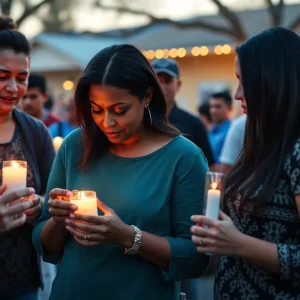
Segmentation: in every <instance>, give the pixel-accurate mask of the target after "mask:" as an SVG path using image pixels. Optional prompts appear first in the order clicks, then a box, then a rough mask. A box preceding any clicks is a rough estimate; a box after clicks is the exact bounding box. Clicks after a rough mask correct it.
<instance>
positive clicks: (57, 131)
mask: <svg viewBox="0 0 300 300" xmlns="http://www.w3.org/2000/svg"><path fill="white" fill-rule="evenodd" d="M76 128H77V120H76V111H75V105H74V100H73V97H71V98H69V99H68V100H67V103H66V119H65V120H64V121H59V122H57V123H54V124H52V125H51V126H50V127H49V131H50V133H51V136H52V137H53V138H55V137H57V136H60V137H62V138H65V137H66V136H67V135H68V134H69V133H70V132H72V131H73V130H74V129H76Z"/></svg>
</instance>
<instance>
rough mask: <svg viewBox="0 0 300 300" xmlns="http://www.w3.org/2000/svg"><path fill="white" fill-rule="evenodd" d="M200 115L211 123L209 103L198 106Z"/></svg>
mask: <svg viewBox="0 0 300 300" xmlns="http://www.w3.org/2000/svg"><path fill="white" fill-rule="evenodd" d="M198 113H199V114H200V115H203V116H206V117H207V119H208V120H209V121H211V115H210V110H209V103H208V102H204V103H202V104H201V105H199V106H198Z"/></svg>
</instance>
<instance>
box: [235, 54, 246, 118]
mask: <svg viewBox="0 0 300 300" xmlns="http://www.w3.org/2000/svg"><path fill="white" fill-rule="evenodd" d="M235 70H236V71H235V72H236V77H237V79H238V80H239V85H238V87H237V90H236V92H235V96H234V98H235V100H239V101H241V106H242V109H243V111H244V114H247V103H246V99H245V95H244V88H243V83H242V75H241V68H240V61H239V59H238V57H237V58H236V60H235Z"/></svg>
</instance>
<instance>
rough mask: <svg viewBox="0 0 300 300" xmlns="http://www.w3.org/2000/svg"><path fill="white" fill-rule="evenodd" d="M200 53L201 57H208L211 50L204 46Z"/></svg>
mask: <svg viewBox="0 0 300 300" xmlns="http://www.w3.org/2000/svg"><path fill="white" fill-rule="evenodd" d="M199 52H200V55H201V56H206V55H208V53H209V49H208V48H207V47H206V46H202V47H200V49H199Z"/></svg>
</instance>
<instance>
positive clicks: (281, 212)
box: [191, 28, 300, 300]
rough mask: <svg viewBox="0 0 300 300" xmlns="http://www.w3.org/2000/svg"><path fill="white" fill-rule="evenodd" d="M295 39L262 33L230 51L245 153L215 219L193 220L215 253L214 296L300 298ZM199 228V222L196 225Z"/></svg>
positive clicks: (299, 105) (298, 41)
mask: <svg viewBox="0 0 300 300" xmlns="http://www.w3.org/2000/svg"><path fill="white" fill-rule="evenodd" d="M299 53H300V37H299V36H298V35H297V34H295V33H294V32H292V31H290V30H288V29H284V28H273V29H270V30H267V31H264V32H262V33H260V34H258V35H256V36H254V37H252V38H251V39H249V40H248V41H246V42H245V43H243V44H242V45H241V46H239V47H238V49H237V60H236V75H237V78H238V79H239V86H238V88H237V92H236V95H235V98H236V100H239V101H241V104H242V107H243V109H244V112H245V113H246V114H247V127H246V134H245V141H244V149H243V151H242V153H241V154H240V156H239V158H238V160H237V162H236V165H235V166H234V168H233V170H232V171H231V172H230V173H229V174H228V178H227V182H226V191H225V198H224V208H225V211H226V213H227V214H225V213H223V212H221V213H220V220H218V221H213V220H211V219H208V218H206V217H204V216H193V217H192V220H193V221H194V222H197V223H199V224H200V225H203V226H193V227H192V229H191V231H192V232H193V237H192V239H193V241H194V243H195V244H197V246H198V248H197V249H198V252H200V253H213V254H216V255H220V256H221V258H220V261H219V265H218V269H217V274H216V282H215V299H218V300H219V299H228V300H235V299H237V300H240V299H268V300H270V299H278V300H279V299H280V300H294V299H295V300H296V299H300V222H299V214H300V55H299ZM199 224H198V225H199Z"/></svg>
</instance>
